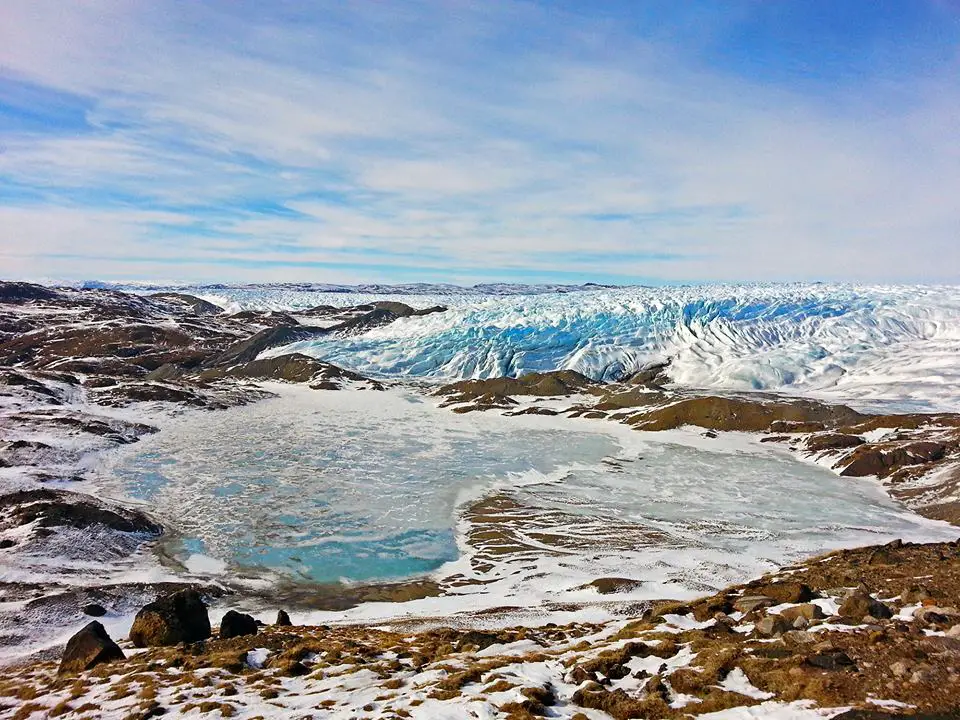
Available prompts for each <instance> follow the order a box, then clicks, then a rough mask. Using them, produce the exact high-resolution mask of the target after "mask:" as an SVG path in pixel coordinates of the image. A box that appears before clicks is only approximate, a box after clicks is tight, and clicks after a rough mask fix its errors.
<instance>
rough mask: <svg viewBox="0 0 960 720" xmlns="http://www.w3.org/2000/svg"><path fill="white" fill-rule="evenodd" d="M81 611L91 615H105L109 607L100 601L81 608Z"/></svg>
mask: <svg viewBox="0 0 960 720" xmlns="http://www.w3.org/2000/svg"><path fill="white" fill-rule="evenodd" d="M80 612H82V613H83V614H84V615H89V616H90V617H103V616H104V615H106V614H107V609H106V608H105V607H104V606H103V605H100V604H99V603H90V604H89V605H84V606H83V607H82V608H80Z"/></svg>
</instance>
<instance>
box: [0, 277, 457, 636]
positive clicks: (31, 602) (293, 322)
mask: <svg viewBox="0 0 960 720" xmlns="http://www.w3.org/2000/svg"><path fill="white" fill-rule="evenodd" d="M438 311H442V308H429V309H427V310H423V311H416V310H414V309H413V308H410V307H408V306H406V305H403V304H402V303H393V302H387V303H379V304H376V305H361V306H357V307H353V308H334V307H318V308H313V309H310V310H307V311H305V312H303V313H301V314H299V315H297V316H293V315H289V314H285V313H276V312H249V311H248V312H240V313H235V314H232V315H231V314H226V313H224V312H223V311H222V309H221V308H219V307H217V306H216V305H213V304H212V303H209V302H207V301H205V300H202V299H200V298H196V297H192V296H187V295H181V294H176V293H159V294H156V295H152V296H138V295H131V294H126V293H121V292H117V291H110V290H72V289H53V288H47V287H43V286H40V285H31V284H27V283H0V509H2V512H0V560H2V563H3V566H4V567H5V568H6V570H5V572H4V573H3V575H2V579H0V645H5V646H18V647H19V646H23V644H24V643H25V641H27V640H28V639H29V638H28V636H30V635H36V633H37V632H38V631H37V628H41V629H46V630H51V631H52V630H54V629H56V628H58V627H62V626H64V625H66V626H68V627H69V625H70V624H73V623H76V622H80V621H82V619H83V618H84V617H85V616H86V615H90V614H95V613H90V612H87V610H88V609H89V608H91V607H94V606H97V607H102V606H104V605H105V606H107V607H109V608H111V609H112V611H114V612H116V613H124V612H132V611H133V610H135V609H136V608H137V607H139V605H141V604H143V602H144V601H146V600H149V599H151V598H152V597H155V596H156V595H157V594H159V593H162V592H166V591H169V590H171V589H176V588H177V587H180V586H178V585H177V584H176V583H169V582H163V583H159V584H157V583H143V582H139V581H138V582H130V581H129V580H127V579H126V577H125V576H126V571H128V570H132V569H133V568H135V567H136V566H137V564H138V562H140V559H141V558H142V554H143V553H144V552H146V551H147V548H148V547H149V546H150V544H151V543H152V542H153V541H155V540H157V539H158V538H159V537H160V536H161V534H163V532H164V528H162V527H161V526H160V525H159V524H158V523H157V522H156V521H155V520H153V519H151V518H150V517H148V516H147V515H146V514H145V513H144V512H143V511H142V510H141V509H136V508H125V507H121V506H119V505H117V504H116V503H113V502H108V501H104V500H101V499H99V498H98V497H96V496H95V495H94V494H91V489H90V486H89V482H88V474H89V471H90V470H91V469H92V468H93V467H95V466H96V465H97V462H98V461H99V459H100V458H101V457H103V456H104V455H105V454H107V453H109V452H111V451H112V450H114V449H116V448H118V447H121V446H124V445H128V444H130V443H135V442H137V441H138V440H139V439H140V438H142V437H144V436H146V435H149V434H152V433H154V432H156V431H157V427H156V426H155V425H151V424H149V423H148V422H144V419H145V418H158V417H161V418H162V417H164V416H169V415H175V414H178V413H182V412H185V411H201V412H202V411H214V410H218V409H223V408H228V407H232V406H236V405H240V404H245V403H249V402H254V401H257V400H260V399H263V398H265V397H269V396H270V395H271V393H270V392H269V391H268V390H264V389H263V388H262V387H260V386H259V385H258V384H257V383H258V382H260V381H267V380H274V381H277V380H279V381H286V382H295V383H302V384H305V385H308V386H309V387H311V388H314V389H317V390H335V389H338V388H341V387H347V386H349V387H351V388H357V389H370V390H378V389H381V388H382V385H381V384H380V383H378V382H376V381H371V380H367V379H366V378H363V377H361V376H359V375H357V374H356V373H352V372H350V371H347V370H344V369H341V368H338V367H336V366H334V365H331V364H329V363H324V362H320V361H318V360H315V359H313V358H309V357H307V356H305V355H298V354H290V355H281V356H279V357H275V358H271V359H268V360H258V359H257V355H259V354H260V353H261V352H262V351H263V350H266V349H269V348H272V347H275V346H278V345H283V344H286V343H289V342H291V341H292V340H293V339H304V338H309V337H316V336H320V335H324V334H328V333H343V334H353V333H357V332H362V331H363V330H364V329H365V328H369V327H377V326H381V325H383V324H385V323H389V322H392V321H394V320H396V319H397V318H399V317H404V316H407V315H412V314H415V313H418V312H419V313H421V314H422V313H425V312H438ZM205 591H206V592H207V593H208V594H210V593H213V594H222V593H223V592H224V590H223V588H205ZM35 639H39V638H35ZM42 644H43V643H40V646H42Z"/></svg>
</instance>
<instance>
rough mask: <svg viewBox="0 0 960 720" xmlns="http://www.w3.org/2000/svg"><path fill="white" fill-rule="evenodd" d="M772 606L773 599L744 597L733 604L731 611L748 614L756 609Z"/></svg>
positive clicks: (752, 596)
mask: <svg viewBox="0 0 960 720" xmlns="http://www.w3.org/2000/svg"><path fill="white" fill-rule="evenodd" d="M771 605H773V598H769V597H767V596H766V595H744V596H743V597H742V598H738V599H737V600H736V601H734V603H733V609H734V610H737V611H738V612H742V613H748V612H752V611H753V610H756V609H757V608H765V607H770V606H771Z"/></svg>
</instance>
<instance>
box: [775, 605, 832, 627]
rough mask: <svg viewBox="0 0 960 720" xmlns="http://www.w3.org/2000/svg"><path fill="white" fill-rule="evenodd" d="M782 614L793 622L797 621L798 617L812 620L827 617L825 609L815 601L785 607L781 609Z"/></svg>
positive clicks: (788, 620)
mask: <svg viewBox="0 0 960 720" xmlns="http://www.w3.org/2000/svg"><path fill="white" fill-rule="evenodd" d="M780 616H781V617H782V618H784V619H785V620H786V621H787V622H789V623H791V624H792V623H793V622H795V621H796V619H797V618H804V619H805V620H807V621H810V620H821V619H823V618H824V617H826V615H824V614H823V610H821V609H820V606H819V605H815V604H814V603H803V604H802V605H794V606H793V607H788V608H784V609H783V610H781V611H780Z"/></svg>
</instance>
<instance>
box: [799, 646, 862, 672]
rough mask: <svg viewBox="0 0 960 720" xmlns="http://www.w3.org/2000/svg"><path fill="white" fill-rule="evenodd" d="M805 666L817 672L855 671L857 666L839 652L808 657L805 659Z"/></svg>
mask: <svg viewBox="0 0 960 720" xmlns="http://www.w3.org/2000/svg"><path fill="white" fill-rule="evenodd" d="M806 663H807V665H810V666H811V667H815V668H817V669H819V670H856V669H857V666H856V663H854V662H853V660H851V659H850V656H849V655H847V654H846V653H845V652H843V651H841V650H836V651H833V652H822V653H816V654H815V655H810V656H809V657H808V658H807V659H806Z"/></svg>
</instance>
